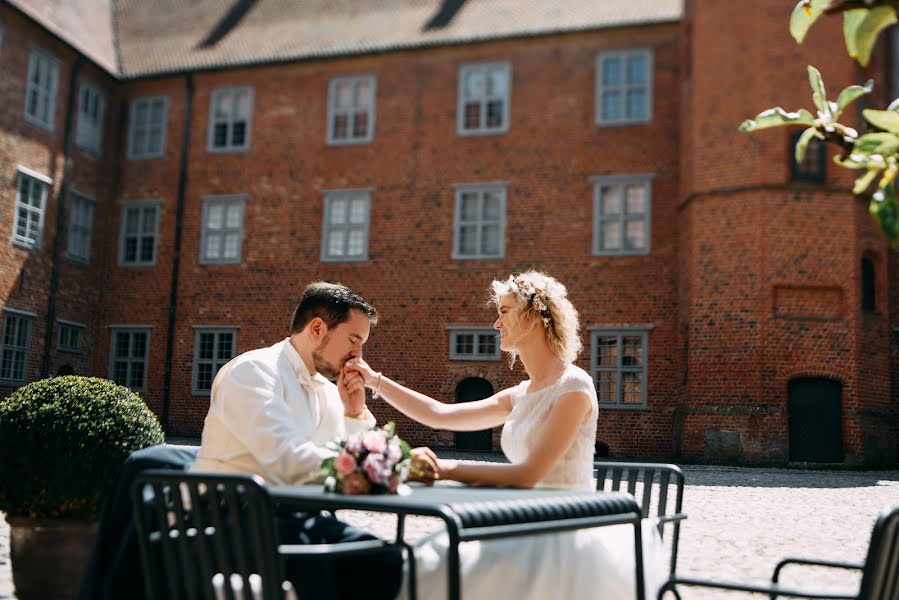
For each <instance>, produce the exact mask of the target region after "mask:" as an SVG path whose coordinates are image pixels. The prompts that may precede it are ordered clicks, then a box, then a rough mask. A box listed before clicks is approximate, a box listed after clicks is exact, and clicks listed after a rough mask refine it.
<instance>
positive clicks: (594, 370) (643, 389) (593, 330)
mask: <svg viewBox="0 0 899 600" xmlns="http://www.w3.org/2000/svg"><path fill="white" fill-rule="evenodd" d="M650 330H651V327H590V328H589V329H588V331H589V332H590V376H591V377H592V378H593V385H594V386H595V387H596V397H597V401H599V407H600V408H614V409H626V410H646V409H647V408H648V407H649V406H648V403H647V390H648V378H649V332H650ZM609 337H614V338H616V343H617V351H616V356H617V360H616V363H615V366H614V367H603V366H600V365H599V364H598V359H599V355H598V353H597V340H598V339H599V338H609ZM625 337H639V338H640V348H641V351H642V357H641V358H642V359H643V364H642V365H640V366H638V367H629V366H625V365H623V364H622V358H623V356H624V355H623V352H622V347H623V341H622V338H625ZM600 372H610V373H615V374H616V376H615V381H616V391H615V401H614V402H602V401H601V400H600V393H599V377H598V374H599V373H600ZM627 372H630V373H640V402H639V403H637V402H627V403H625V402H624V401H623V395H624V391H623V378H622V376H621V375H622V373H627Z"/></svg>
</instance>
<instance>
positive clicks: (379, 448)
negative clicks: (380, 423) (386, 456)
mask: <svg viewBox="0 0 899 600" xmlns="http://www.w3.org/2000/svg"><path fill="white" fill-rule="evenodd" d="M362 445H363V446H365V449H366V450H368V451H369V452H384V450H385V449H386V448H387V436H386V435H385V434H384V432H383V431H381V430H380V429H372V430H371V431H366V432H365V434H364V435H363V436H362Z"/></svg>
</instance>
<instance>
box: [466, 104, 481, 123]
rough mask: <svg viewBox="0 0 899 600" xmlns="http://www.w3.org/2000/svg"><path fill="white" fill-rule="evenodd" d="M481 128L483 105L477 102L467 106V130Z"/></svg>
mask: <svg viewBox="0 0 899 600" xmlns="http://www.w3.org/2000/svg"><path fill="white" fill-rule="evenodd" d="M480 126H481V105H480V104H479V103H477V102H469V103H467V104H465V119H464V125H463V127H464V128H465V129H477V128H479V127H480Z"/></svg>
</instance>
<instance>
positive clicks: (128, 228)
mask: <svg viewBox="0 0 899 600" xmlns="http://www.w3.org/2000/svg"><path fill="white" fill-rule="evenodd" d="M158 232H159V201H158V200H142V201H136V202H128V203H127V204H125V205H124V206H123V207H122V235H121V242H120V245H119V264H120V265H127V266H147V265H154V264H156V237H157V235H158Z"/></svg>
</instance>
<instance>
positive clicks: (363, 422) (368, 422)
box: [343, 408, 378, 435]
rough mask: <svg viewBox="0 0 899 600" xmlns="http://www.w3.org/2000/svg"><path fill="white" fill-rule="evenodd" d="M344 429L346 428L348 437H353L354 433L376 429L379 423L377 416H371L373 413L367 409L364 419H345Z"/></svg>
mask: <svg viewBox="0 0 899 600" xmlns="http://www.w3.org/2000/svg"><path fill="white" fill-rule="evenodd" d="M343 423H344V427H346V433H347V435H353V434H354V433H359V432H360V431H368V430H369V429H374V427H375V425H377V424H378V422H377V421H376V420H375V416H374V415H373V414H371V411H370V410H368V408H366V409H365V417H364V418H362V419H353V418H350V417H346V416H345V417H344V418H343Z"/></svg>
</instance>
